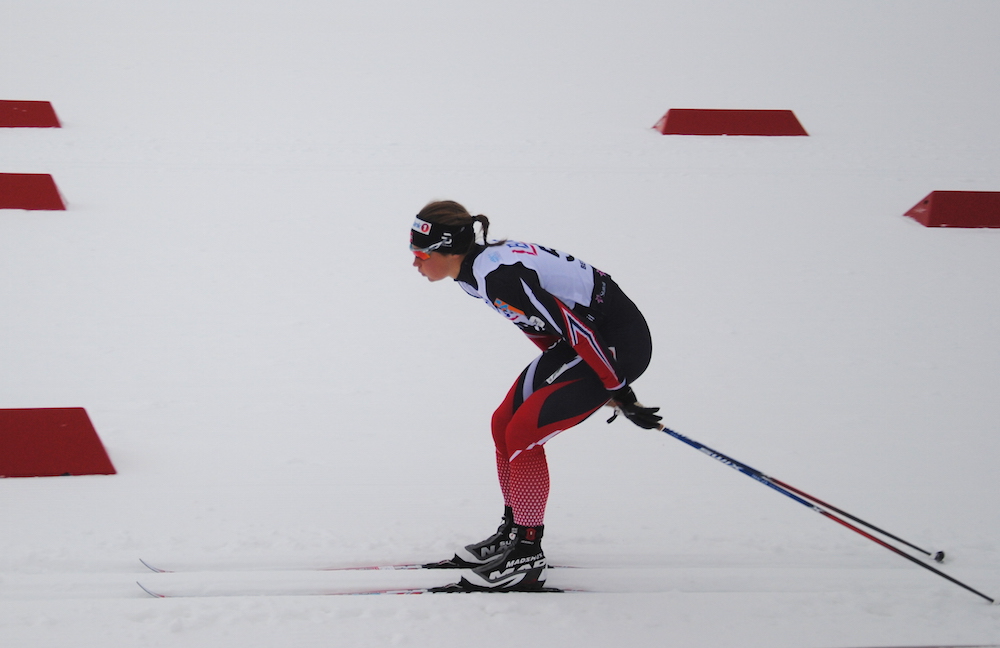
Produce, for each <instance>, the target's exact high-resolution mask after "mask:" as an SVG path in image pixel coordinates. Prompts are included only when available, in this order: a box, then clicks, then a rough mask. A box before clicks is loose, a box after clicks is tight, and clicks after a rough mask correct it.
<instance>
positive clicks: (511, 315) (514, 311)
mask: <svg viewBox="0 0 1000 648" xmlns="http://www.w3.org/2000/svg"><path fill="white" fill-rule="evenodd" d="M493 308H495V309H497V311H499V313H500V314H501V315H503V316H504V317H506V318H507V319H509V320H510V321H511V322H514V323H515V324H517V325H518V326H523V327H531V328H533V329H535V330H536V331H541V330H542V329H544V328H545V321H544V320H542V319H541V318H539V317H536V316H532V317H528V314H527V313H525V312H524V311H523V310H521V309H520V308H515V307H513V306H511V305H510V304H508V303H507V302H505V301H503V300H502V299H494V300H493Z"/></svg>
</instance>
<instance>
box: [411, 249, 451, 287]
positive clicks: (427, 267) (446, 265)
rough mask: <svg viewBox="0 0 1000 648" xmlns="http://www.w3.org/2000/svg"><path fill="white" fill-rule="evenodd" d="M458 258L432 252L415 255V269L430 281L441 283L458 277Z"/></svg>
mask: <svg viewBox="0 0 1000 648" xmlns="http://www.w3.org/2000/svg"><path fill="white" fill-rule="evenodd" d="M422 257H426V258H422ZM456 258H457V257H455V256H454V255H450V254H441V253H440V252H431V253H430V254H426V255H425V254H414V255H413V267H414V268H416V269H417V272H419V273H420V274H422V275H423V276H425V277H427V280H428V281H441V280H442V279H445V278H447V277H452V278H455V277H456V276H458V274H457V272H455V260H456ZM459 260H460V259H459ZM453 272H454V274H453Z"/></svg>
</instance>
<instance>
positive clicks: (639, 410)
mask: <svg viewBox="0 0 1000 648" xmlns="http://www.w3.org/2000/svg"><path fill="white" fill-rule="evenodd" d="M608 404H609V405H611V406H613V407H614V408H615V413H614V416H612V417H611V418H610V419H608V423H610V422H611V421H613V420H615V418H616V417H617V416H618V412H621V413H622V414H624V415H625V418H627V419H628V420H630V421H632V422H633V423H635V424H636V425H638V426H639V427H641V428H644V429H646V430H653V429H656V428H659V427H660V421H661V420H663V417H662V416H659V415H657V412H658V411H660V408H659V407H646V406H644V405H643V404H642V403H640V402H638V401H637V400H636V398H635V392H634V391H632V388H631V387H629V386H625V387H622V388H621V389H618V390H615V391H613V392H611V400H610V401H609V403H608Z"/></svg>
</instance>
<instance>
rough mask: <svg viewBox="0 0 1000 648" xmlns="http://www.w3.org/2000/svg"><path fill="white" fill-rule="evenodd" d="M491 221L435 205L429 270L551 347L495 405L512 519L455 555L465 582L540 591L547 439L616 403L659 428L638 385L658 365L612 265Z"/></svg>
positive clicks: (419, 249)
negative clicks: (499, 229) (496, 237)
mask: <svg viewBox="0 0 1000 648" xmlns="http://www.w3.org/2000/svg"><path fill="white" fill-rule="evenodd" d="M476 223H479V224H480V231H481V238H482V243H478V242H477V236H476V232H475V224H476ZM488 232H489V219H488V218H486V217H485V216H483V215H478V216H472V215H470V214H469V212H468V211H466V209H465V208H464V207H463V206H462V205H460V204H458V203H456V202H453V201H440V202H432V203H430V204H428V205H427V206H426V207H424V208H423V209H422V210H421V211H420V213H419V214H417V217H416V220H415V221H414V223H413V228H412V230H411V232H410V250H411V251H412V252H413V255H414V260H413V266H414V267H415V268H416V269H417V270H418V271H419V272H420V274H421V275H423V276H424V277H426V278H427V279H428V280H430V281H440V280H442V279H444V278H446V277H450V278H451V279H454V280H455V281H457V282H458V284H459V285H460V286H461V287H462V288H464V289H465V291H466V292H467V293H469V294H470V295H472V296H473V297H477V298H479V299H482V300H483V301H485V302H486V303H487V304H488V305H489V306H490V307H491V308H493V309H494V310H496V311H497V312H498V313H500V314H501V315H503V316H504V317H506V318H507V319H509V320H510V321H511V322H513V323H514V324H515V325H516V326H517V327H518V328H520V329H521V330H522V331H523V332H524V333H525V334H526V335H527V336H528V338H530V339H531V341H532V342H534V343H535V344H536V345H538V347H539V348H540V349H541V350H542V353H541V355H539V356H538V357H537V358H535V359H534V360H533V361H532V362H531V364H529V365H528V366H527V367H526V368H525V369H524V371H522V372H521V375H520V376H519V377H518V379H517V380H516V381H515V382H514V385H513V387H511V389H510V392H508V394H507V397H506V398H504V400H503V403H502V404H501V405H500V407H499V408H497V410H496V411H495V412H494V414H493V421H492V432H493V442H494V444H495V445H496V462H497V474H498V476H499V480H500V490H501V492H502V493H503V499H504V517H503V523H502V524H501V525H500V527H499V528H498V529H497V532H496V533H495V534H494V535H492V536H490V537H489V538H487V539H486V540H483V541H482V542H478V543H475V544H470V545H468V546H466V547H465V548H464V549H463V550H460V551H458V552H457V553H456V555H455V557H454V558H453V559H452V560H451V561H445V562H446V563H448V564H449V566H461V567H470V568H471V570H470V571H468V572H467V573H468V578H466V577H463V578H462V580H461V581H460V583H459V584H460V585H461V586H462V587H463V588H465V589H476V590H485V589H506V590H537V589H541V588H542V587H543V585H544V582H545V565H546V561H545V554H544V553H543V552H542V546H541V539H542V531H543V529H544V526H543V519H544V516H545V504H546V501H547V499H548V494H549V471H548V464H547V463H546V459H545V451H544V449H543V447H542V444H544V443H545V442H546V441H548V440H549V439H551V438H552V437H553V436H555V435H556V434H558V433H559V432H561V431H563V430H566V429H569V428H571V427H573V426H574V425H577V424H579V423H581V422H583V421H584V420H585V419H586V418H587V417H589V416H590V415H591V414H593V413H594V412H596V411H597V410H598V409H600V408H601V407H602V406H604V405H611V406H612V407H614V408H615V409H616V415H617V412H621V413H622V414H623V415H624V416H626V417H627V418H628V419H629V420H631V421H632V422H633V423H635V424H636V425H638V426H640V427H643V428H647V429H649V428H654V427H656V426H657V425H658V422H659V420H660V418H661V417H660V416H658V415H657V414H656V412H657V411H658V410H659V408H655V407H644V406H643V405H641V404H640V403H638V402H637V401H636V397H635V393H634V392H633V391H632V387H631V385H632V383H633V382H634V381H635V380H636V379H637V378H638V377H639V376H640V375H642V373H643V371H645V370H646V367H647V366H648V365H649V360H650V356H651V354H652V341H651V339H650V335H649V328H648V326H647V325H646V321H645V319H644V318H643V316H642V313H640V312H639V309H638V308H636V306H635V304H633V303H632V300H630V299H629V298H628V297H627V296H626V295H625V293H623V292H622V290H621V289H620V288H619V287H618V285H617V284H616V283H615V282H614V281H613V280H612V279H611V277H610V276H609V275H607V274H605V273H603V272H601V271H600V270H598V269H596V268H594V267H592V266H590V265H588V264H587V263H585V262H584V261H582V260H580V259H578V258H576V257H574V256H572V255H569V254H566V253H564V252H560V251H558V250H555V249H552V248H548V247H542V246H541V245H536V244H533V243H524V242H521V241H510V240H503V241H490V240H489V239H488V238H487V236H488Z"/></svg>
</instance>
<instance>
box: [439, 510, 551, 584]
mask: <svg viewBox="0 0 1000 648" xmlns="http://www.w3.org/2000/svg"><path fill="white" fill-rule="evenodd" d="M544 529H545V527H544V526H537V527H524V526H518V525H516V524H515V525H513V526H512V527H511V530H510V544H509V545H508V546H507V548H506V550H505V551H504V552H503V553H501V554H499V555H498V556H497V557H496V558H494V559H493V560H491V561H490V562H488V563H485V564H483V565H480V566H478V567H473V568H472V570H471V572H469V573H468V577H465V576H463V577H462V579H461V580H460V581H459V582H458V585H459V586H460V587H462V588H464V589H466V590H486V591H512V592H532V591H540V590H543V589H545V553H544V552H543V551H542V532H543V530H544Z"/></svg>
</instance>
